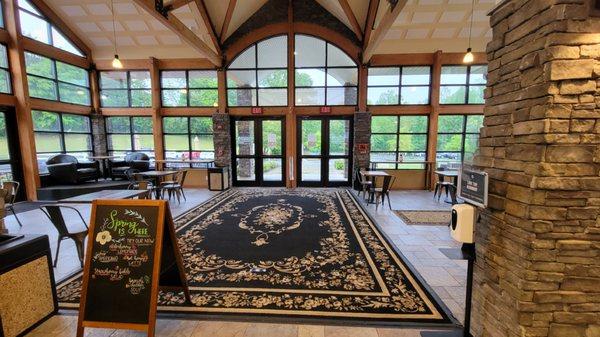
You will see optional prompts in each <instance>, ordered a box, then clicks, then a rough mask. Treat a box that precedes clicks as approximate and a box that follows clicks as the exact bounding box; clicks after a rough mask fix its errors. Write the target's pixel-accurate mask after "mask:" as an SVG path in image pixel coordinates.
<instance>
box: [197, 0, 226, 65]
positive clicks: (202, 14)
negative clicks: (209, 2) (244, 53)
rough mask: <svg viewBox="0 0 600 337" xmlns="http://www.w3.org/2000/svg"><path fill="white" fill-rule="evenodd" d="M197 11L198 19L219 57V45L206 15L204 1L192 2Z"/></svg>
mask: <svg viewBox="0 0 600 337" xmlns="http://www.w3.org/2000/svg"><path fill="white" fill-rule="evenodd" d="M194 2H195V3H196V6H197V7H198V10H199V11H200V17H202V21H203V22H204V26H205V27H206V30H207V31H208V34H209V35H210V39H211V41H212V43H213V45H214V46H215V50H216V51H217V54H219V55H221V43H219V38H218V37H217V33H216V31H215V26H214V25H213V23H212V20H211V19H210V15H209V14H208V10H207V9H206V4H205V3H204V0H194Z"/></svg>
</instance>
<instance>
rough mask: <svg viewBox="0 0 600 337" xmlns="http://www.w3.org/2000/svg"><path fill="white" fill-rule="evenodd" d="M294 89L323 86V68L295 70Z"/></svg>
mask: <svg viewBox="0 0 600 337" xmlns="http://www.w3.org/2000/svg"><path fill="white" fill-rule="evenodd" d="M295 85H296V87H319V86H321V87H322V86H325V68H316V69H296V81H295Z"/></svg>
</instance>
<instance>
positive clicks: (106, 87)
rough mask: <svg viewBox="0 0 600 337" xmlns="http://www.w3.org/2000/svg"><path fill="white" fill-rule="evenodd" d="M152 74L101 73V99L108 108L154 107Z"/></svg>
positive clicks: (145, 72)
mask: <svg viewBox="0 0 600 337" xmlns="http://www.w3.org/2000/svg"><path fill="white" fill-rule="evenodd" d="M151 88H152V83H151V80H150V72H149V71H145V70H136V71H101V72H100V98H101V102H102V106H103V107H107V108H127V107H131V108H147V107H151V106H152V90H151Z"/></svg>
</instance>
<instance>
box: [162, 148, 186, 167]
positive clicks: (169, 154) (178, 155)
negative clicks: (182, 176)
mask: <svg viewBox="0 0 600 337" xmlns="http://www.w3.org/2000/svg"><path fill="white" fill-rule="evenodd" d="M189 158H190V153H189V150H185V151H165V159H189ZM186 166H187V165H186Z"/></svg>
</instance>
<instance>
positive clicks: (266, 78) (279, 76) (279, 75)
mask: <svg viewBox="0 0 600 337" xmlns="http://www.w3.org/2000/svg"><path fill="white" fill-rule="evenodd" d="M258 86H259V87H261V88H274V87H275V88H276V87H279V88H287V69H276V70H259V71H258Z"/></svg>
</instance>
